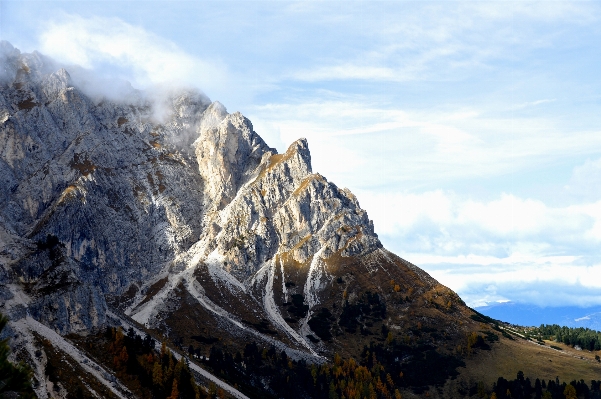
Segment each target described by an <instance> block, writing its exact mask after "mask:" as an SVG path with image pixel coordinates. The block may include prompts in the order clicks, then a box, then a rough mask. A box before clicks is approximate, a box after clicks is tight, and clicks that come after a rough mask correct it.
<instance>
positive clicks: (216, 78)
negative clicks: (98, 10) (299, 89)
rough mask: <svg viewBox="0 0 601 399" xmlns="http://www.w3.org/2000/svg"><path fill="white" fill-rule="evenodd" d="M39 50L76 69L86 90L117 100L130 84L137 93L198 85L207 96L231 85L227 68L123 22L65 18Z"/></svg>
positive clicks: (47, 29) (50, 26)
mask: <svg viewBox="0 0 601 399" xmlns="http://www.w3.org/2000/svg"><path fill="white" fill-rule="evenodd" d="M39 50H40V52H42V53H43V54H45V55H48V56H50V57H52V58H53V59H55V60H56V61H58V62H60V63H62V64H66V65H71V68H69V70H70V72H71V71H72V72H71V73H72V75H74V78H75V79H78V78H79V80H80V84H81V85H82V86H84V89H87V90H88V91H91V92H98V93H99V94H102V95H106V96H109V97H111V96H112V97H114V98H118V97H119V96H120V95H122V94H123V92H124V91H127V86H128V84H127V83H125V82H129V83H131V85H133V86H134V87H135V88H136V89H149V88H152V89H155V90H156V89H157V88H165V87H174V86H176V87H190V86H192V87H196V88H199V89H201V90H203V91H205V92H207V93H210V92H212V91H213V90H214V91H215V92H219V91H220V90H222V89H223V87H224V86H227V85H228V79H227V72H226V67H225V66H224V65H222V64H221V63H220V62H218V61H216V60H211V61H206V60H202V59H199V58H198V57H195V56H192V55H190V54H188V53H187V52H185V51H184V50H182V49H181V48H180V47H178V46H177V45H176V44H175V43H173V42H171V41H169V40H166V39H164V38H162V37H159V36H157V35H155V34H153V33H152V32H149V31H147V30H145V29H143V28H142V27H139V26H134V25H131V24H129V23H127V22H124V21H123V20H121V19H119V18H103V17H91V18H83V17H81V16H78V15H71V14H66V13H62V14H60V16H59V17H57V18H53V19H51V20H50V21H49V22H47V23H46V24H44V25H43V27H42V31H41V34H40V37H39ZM77 66H80V67H82V68H84V70H81V68H77ZM86 70H87V71H86ZM86 72H89V73H86ZM115 92H116V94H115Z"/></svg>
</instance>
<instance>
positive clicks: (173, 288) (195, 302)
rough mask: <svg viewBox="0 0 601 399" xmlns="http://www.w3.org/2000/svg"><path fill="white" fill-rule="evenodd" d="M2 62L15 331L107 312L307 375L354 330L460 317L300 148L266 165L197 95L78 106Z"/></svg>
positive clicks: (262, 151)
mask: <svg viewBox="0 0 601 399" xmlns="http://www.w3.org/2000/svg"><path fill="white" fill-rule="evenodd" d="M0 47H2V51H1V54H3V56H2V57H3V58H2V59H1V60H0V62H1V63H2V68H0V70H1V71H3V72H2V75H1V76H0V291H1V295H0V297H1V298H0V299H2V301H0V310H1V311H4V312H7V313H9V314H10V315H11V316H12V317H13V319H15V320H18V319H19V318H22V317H25V316H27V315H30V316H32V317H33V318H35V319H36V320H38V321H40V322H42V323H44V324H46V325H47V326H49V327H51V328H53V329H54V330H55V331H57V332H59V333H60V334H68V333H72V332H89V331H93V330H94V329H97V328H99V327H102V326H103V325H105V324H106V323H107V314H108V313H109V309H112V310H113V311H115V312H123V313H120V314H123V315H124V317H125V315H128V316H130V317H131V318H132V319H133V320H135V321H137V322H139V323H142V324H145V325H146V326H147V327H149V328H151V329H155V330H156V331H157V332H158V333H160V334H164V335H167V336H169V338H170V339H172V340H173V341H174V342H175V341H179V342H181V343H184V344H187V343H189V342H193V341H191V340H193V339H196V340H197V341H198V340H200V341H198V342H205V341H207V340H209V341H210V339H213V338H211V337H214V336H215V334H219V335H220V339H224V340H228V339H229V340H230V341H231V342H234V343H235V342H236V341H237V340H238V341H242V342H244V340H249V339H252V340H259V341H262V342H264V343H268V344H270V345H275V346H276V347H278V348H281V349H282V350H286V351H288V352H289V353H290V355H291V356H293V357H297V358H306V359H313V360H318V359H320V357H319V356H320V355H323V354H331V353H332V351H333V350H339V351H342V352H344V351H347V352H348V353H354V352H353V351H354V350H355V349H352V348H353V347H360V346H358V344H356V345H355V344H354V346H349V345H350V344H348V342H347V341H345V340H343V339H336V338H335V337H337V336H340V335H344V334H352V333H354V331H355V327H353V326H355V325H360V326H361V328H360V331H361V333H362V334H363V335H362V336H367V335H369V334H370V331H375V330H374V329H378V328H380V326H381V329H382V331H384V327H385V326H384V324H386V325H387V326H389V327H386V328H393V327H392V326H394V328H402V327H401V326H402V325H403V323H407V321H406V320H408V319H407V318H405V319H403V317H404V315H405V314H408V313H414V312H415V311H416V310H415V309H418V307H419V306H421V305H417V304H418V303H426V304H429V305H428V306H430V307H432V309H433V310H431V311H430V310H428V311H421V312H422V313H420V314H422V315H424V317H425V318H426V319H427V317H430V318H431V320H432V323H434V322H436V320H440V318H444V317H447V316H445V315H446V314H447V313H449V314H450V313H452V312H456V311H459V310H460V309H463V308H461V306H463V305H462V302H461V300H460V299H459V298H458V297H457V296H456V295H455V294H454V293H453V292H452V291H450V290H448V289H446V287H442V286H440V285H439V284H438V283H437V282H436V281H434V280H433V279H431V278H430V277H429V276H427V274H425V273H423V272H422V271H421V270H420V269H418V268H417V267H415V266H413V265H411V264H409V263H408V262H405V261H403V260H401V259H400V258H398V257H396V256H394V255H393V254H391V253H389V252H387V251H386V250H384V249H383V248H382V245H381V244H380V241H379V240H378V237H377V235H376V233H375V232H374V226H373V223H372V222H371V220H369V218H368V215H367V213H366V212H365V210H363V209H362V208H361V207H360V205H359V202H358V201H357V199H356V198H355V196H354V195H353V194H352V193H351V192H350V191H349V190H347V189H341V188H339V187H337V186H336V185H335V184H333V183H332V182H329V181H328V180H327V179H326V178H325V177H323V176H321V175H320V174H318V173H313V171H312V168H311V155H310V152H309V147H308V143H307V141H306V140H305V139H299V140H297V141H295V142H294V143H292V144H291V145H290V147H289V148H288V150H287V151H286V152H285V153H283V154H278V153H277V151H276V150H275V149H273V148H270V147H269V146H268V145H267V144H266V143H265V142H264V141H263V139H262V138H261V137H260V136H259V135H258V134H257V133H256V132H255V131H254V130H253V126H252V124H251V122H250V121H249V120H248V119H246V118H245V117H244V116H242V115H241V114H240V113H233V114H228V113H227V111H226V109H225V107H224V106H223V105H221V104H220V103H218V102H213V103H211V102H210V101H209V100H208V98H207V97H206V96H204V95H203V94H202V93H199V92H194V91H185V92H177V93H175V94H171V95H169V96H168V97H167V98H165V99H163V100H161V102H160V104H159V103H157V102H156V100H155V101H151V100H150V99H147V98H146V97H145V95H144V93H140V92H136V91H131V93H129V94H128V96H127V98H125V99H124V100H123V101H110V100H108V99H105V98H95V97H90V96H88V95H86V94H85V92H84V91H82V90H81V89H79V88H78V86H77V84H76V82H73V81H72V79H71V77H70V75H69V73H68V71H66V70H65V69H60V68H58V67H56V66H54V64H53V62H52V61H51V60H48V59H46V58H45V57H43V56H42V55H40V54H38V53H33V54H21V53H20V52H19V51H18V50H16V49H13V48H12V46H10V45H9V44H7V43H6V42H3V43H1V44H0ZM158 108H160V112H159V111H158ZM366 295H367V296H366ZM397 296H398V298H397ZM362 298H363V299H362ZM364 298H369V301H371V302H369V303H370V305H369V306H368V307H367V308H365V307H361V306H363V305H361V306H359V305H356V306H358V307H357V309H372V308H374V309H375V308H378V309H379V310H378V312H380V313H382V312H381V311H382V309H389V312H393V313H394V315H391V316H382V317H380V316H378V317H379V318H377V320H376V319H373V317H375V316H373V317H372V316H369V315H368V314H364V313H361V312H364V311H363V310H361V311H360V313H357V314H356V315H354V316H352V318H351V319H349V320H347V319H345V318H347V317H350V316H348V314H349V313H348V311H347V310H348V309H350V308H349V306H355V305H353V304H354V303H357V304H361V303H363V302H361V301H364ZM399 298H400V299H399ZM420 301H422V302H420ZM424 306H426V305H424ZM345 309H347V310H345ZM458 309H459V310H458ZM345 312H346V313H345ZM437 312H438V313H437ZM380 313H377V314H378V315H379V314H380ZM385 313H386V312H384V313H383V314H385ZM374 314H375V313H374ZM426 315H427V317H426ZM386 317H388V318H387V319H386ZM448 317H451V316H448ZM437 318H438V319H437ZM372 319H373V320H372ZM316 320H317V321H316ZM374 320H375V321H374ZM403 320H405V321H403ZM345 323H346V324H345ZM357 323H359V324H357ZM424 323H425V322H424ZM208 325H210V326H212V328H211V329H210V330H211V331H207V326H208ZM343 326H344V327H343ZM203 331H204V332H203ZM216 331H218V332H216ZM203 334H204V335H203ZM362 336H359V337H362ZM194 337H196V338H194ZM198 337H201V338H198ZM203 337H204V338H203ZM357 339H358V340H359V341H360V340H361V339H363V338H357ZM365 339H367V338H365ZM203 340H204V341H203ZM207 342H208V341H207ZM349 342H350V341H349ZM361 342H363V341H361Z"/></svg>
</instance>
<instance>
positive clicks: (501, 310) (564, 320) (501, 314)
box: [476, 302, 601, 331]
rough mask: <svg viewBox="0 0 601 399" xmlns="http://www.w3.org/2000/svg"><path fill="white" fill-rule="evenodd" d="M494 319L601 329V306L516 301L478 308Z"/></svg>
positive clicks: (523, 324) (524, 324)
mask: <svg viewBox="0 0 601 399" xmlns="http://www.w3.org/2000/svg"><path fill="white" fill-rule="evenodd" d="M476 310H478V311H479V312H481V313H483V314H485V315H487V316H490V317H492V318H494V319H498V320H503V321H506V322H508V323H512V324H517V325H521V326H540V325H541V324H559V325H562V326H567V327H586V328H590V329H592V330H597V331H601V308H600V307H592V308H580V307H577V306H564V307H546V308H543V307H539V306H535V305H528V304H520V303H514V302H503V303H496V304H492V305H489V306H482V307H478V308H476Z"/></svg>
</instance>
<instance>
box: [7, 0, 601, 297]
mask: <svg viewBox="0 0 601 399" xmlns="http://www.w3.org/2000/svg"><path fill="white" fill-rule="evenodd" d="M600 22H601V4H600V3H598V2H583V1H579V2H558V1H557V2H550V1H547V2H524V1H520V2H509V1H489V2H478V1H469V2H451V1H434V2H403V1H396V2H380V1H379V2H375V1H373V2H372V1H356V2H344V3H343V2H337V1H321V2H301V3H297V2H281V1H271V2H250V1H244V2H193V1H185V2H177V1H170V2H161V1H152V2H149V1H131V2H125V1H122V2H117V1H106V2H102V1H96V2H94V1H71V2H50V1H43V2H42V1H40V2H33V1H6V0H4V1H0V38H1V39H4V40H8V41H9V42H11V43H12V44H13V45H14V46H15V47H17V48H19V49H21V50H22V51H25V52H29V51H33V50H39V51H40V52H42V53H44V54H46V55H49V56H51V57H53V58H54V59H56V60H58V61H60V62H62V63H66V64H79V65H82V66H84V67H86V68H88V69H90V70H93V71H94V73H96V74H98V75H101V76H103V77H105V78H108V79H112V78H115V77H117V78H120V79H126V80H128V81H130V82H131V83H132V85H134V86H135V87H138V88H153V87H157V86H160V85H165V84H172V83H173V82H176V83H177V84H180V85H193V86H196V87H198V88H200V89H202V90H203V91H204V92H205V93H206V94H207V95H208V96H209V97H210V98H211V99H213V100H219V101H220V102H222V103H223V104H224V105H225V106H226V107H227V108H228V110H229V111H230V112H233V111H241V112H242V113H243V114H244V115H246V116H247V117H249V118H250V119H251V121H252V122H253V124H254V126H255V130H256V131H257V132H258V133H259V134H260V135H261V136H262V137H263V138H264V139H265V140H266V141H267V142H268V143H269V144H270V145H272V146H275V147H277V148H278V150H280V151H283V150H285V149H286V147H287V145H288V144H289V143H291V142H292V141H294V140H296V139H297V138H299V137H306V138H307V139H308V140H309V146H310V149H311V153H312V158H313V168H314V171H316V172H319V173H321V174H323V175H324V176H326V177H327V178H328V179H329V180H330V181H333V182H335V183H336V184H338V185H339V186H345V187H348V188H350V189H351V190H352V191H353V192H354V193H355V194H356V195H357V197H358V199H359V201H360V203H361V205H362V206H363V207H364V208H366V209H367V211H368V213H369V215H370V217H371V218H372V219H373V220H374V223H375V227H376V232H378V233H379V235H380V238H381V240H382V242H383V243H384V245H385V246H386V247H387V248H388V249H390V250H392V251H393V252H395V253H397V254H399V255H400V256H402V257H404V258H406V259H407V260H409V261H411V262H413V263H415V264H417V265H419V266H421V267H422V268H424V269H425V270H427V271H428V272H429V273H430V274H432V275H433V276H434V277H435V278H437V279H438V280H439V281H441V282H442V283H443V284H446V285H448V286H449V287H451V288H452V289H454V290H456V291H457V292H458V293H459V294H460V295H461V296H462V297H463V298H464V299H465V300H466V302H467V303H468V304H470V305H472V306H481V305H484V304H491V303H496V302H499V301H501V302H503V301H513V302H519V303H524V304H529V305H538V306H551V307H554V306H581V307H593V306H601V253H600V252H599V247H600V244H601V79H600V78H601V68H600V67H601V44H600V43H601V23H600ZM88 84H89V87H90V89H91V90H93V89H96V90H100V89H101V88H102V89H106V85H105V84H103V85H102V87H98V86H99V85H96V86H94V82H88ZM109 87H110V86H109Z"/></svg>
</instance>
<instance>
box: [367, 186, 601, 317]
mask: <svg viewBox="0 0 601 399" xmlns="http://www.w3.org/2000/svg"><path fill="white" fill-rule="evenodd" d="M356 194H357V197H358V198H359V200H360V203H361V206H362V207H363V208H364V209H366V210H367V212H368V214H369V216H370V218H371V219H373V220H374V225H375V229H376V232H377V233H378V234H380V236H381V238H382V240H383V241H384V244H385V245H387V246H388V247H389V248H390V249H392V250H393V251H394V252H396V253H398V254H399V255H401V256H402V257H404V258H405V259H407V260H409V261H410V262H412V263H415V264H417V265H418V266H420V267H422V268H424V269H425V270H426V271H428V272H429V273H431V274H432V275H433V277H435V278H436V279H438V280H439V281H440V282H441V283H443V284H445V285H447V286H449V287H450V288H452V289H453V290H456V291H457V292H458V293H459V294H460V295H461V296H462V297H463V298H464V299H465V300H466V301H467V302H468V303H469V304H470V305H472V306H483V304H484V303H491V302H494V301H498V300H512V301H518V302H527V303H535V304H538V305H541V306H542V305H543V304H544V303H543V302H545V303H546V305H549V306H559V305H566V306H567V305H577V306H592V305H600V304H601V295H588V294H587V295H584V293H583V295H581V296H578V295H577V292H578V291H577V289H575V288H574V287H581V288H582V290H583V292H584V291H587V290H588V291H590V290H593V289H599V288H601V279H599V276H601V259H600V257H599V256H597V252H598V251H597V248H598V246H599V244H600V243H601V200H600V201H597V202H593V203H587V204H581V205H570V206H565V207H549V206H547V205H546V204H545V203H543V202H541V201H538V200H532V199H522V198H518V197H516V196H514V195H509V194H503V195H501V196H500V198H497V199H494V200H491V201H476V200H473V199H466V198H462V197H460V196H459V195H457V194H454V193H452V192H444V191H442V190H436V191H430V192H424V193H421V194H412V193H408V194H404V193H394V194H390V193H379V194H378V193H373V192H369V191H359V192H356ZM533 287H538V288H537V289H539V291H540V292H539V293H540V296H537V295H534V294H533V291H532V290H533V289H534V288H533ZM549 287H554V288H553V289H551V288H549ZM541 290H542V291H544V292H542V291H541ZM553 290H556V291H555V292H554V291H553Z"/></svg>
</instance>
